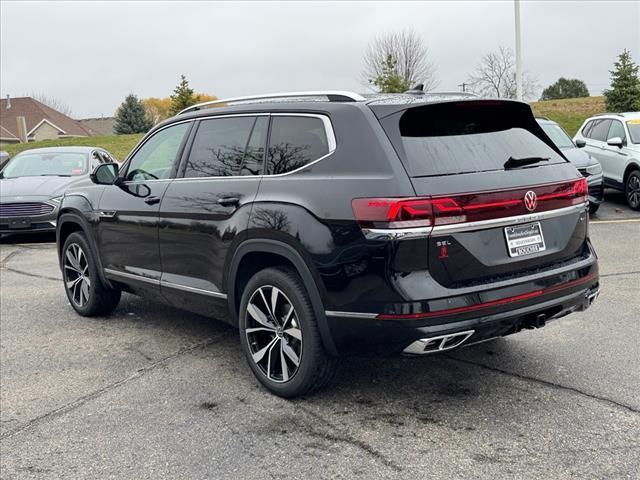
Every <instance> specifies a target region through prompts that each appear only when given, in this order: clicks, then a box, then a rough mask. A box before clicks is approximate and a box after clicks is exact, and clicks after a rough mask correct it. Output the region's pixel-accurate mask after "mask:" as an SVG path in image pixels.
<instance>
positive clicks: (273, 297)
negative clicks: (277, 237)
mask: <svg viewBox="0 0 640 480" xmlns="http://www.w3.org/2000/svg"><path fill="white" fill-rule="evenodd" d="M239 326H240V341H241V344H242V348H243V350H244V353H245V356H246V358H247V362H248V363H249V367H250V368H251V370H252V371H253V374H254V375H255V376H256V378H257V379H258V380H259V381H260V383H262V384H263V385H264V386H265V387H266V388H267V389H268V390H270V391H271V392H273V393H275V394H276V395H279V396H281V397H286V398H291V397H297V396H300V395H304V394H307V393H311V392H313V391H315V390H318V389H320V388H322V387H323V386H325V385H326V384H327V383H328V382H329V381H330V380H331V378H332V377H333V375H334V372H335V367H336V359H335V358H333V357H331V356H329V355H328V354H327V353H326V352H325V350H324V346H323V345H322V339H321V338H320V332H319V331H318V325H317V322H316V318H315V314H314V311H313V307H312V305H311V300H310V299H309V295H308V294H307V291H306V289H305V287H304V284H303V283H302V280H301V279H300V277H299V276H298V275H297V274H296V273H295V272H294V271H293V270H291V269H288V268H267V269H265V270H261V271H260V272H258V273H256V274H255V275H254V276H253V277H252V278H251V279H250V280H249V282H248V283H247V285H246V287H245V289H244V292H243V294H242V300H241V303H240V315H239Z"/></svg>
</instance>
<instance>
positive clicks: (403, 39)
mask: <svg viewBox="0 0 640 480" xmlns="http://www.w3.org/2000/svg"><path fill="white" fill-rule="evenodd" d="M389 60H391V62H390V61H389ZM390 64H391V65H392V66H393V69H394V72H393V73H394V74H395V75H397V76H398V77H399V80H401V83H402V84H403V85H405V86H406V85H408V86H409V88H410V87H412V86H414V85H416V84H419V83H422V84H423V85H424V90H425V91H428V90H433V89H434V88H435V87H436V86H437V85H438V79H437V77H436V69H435V67H434V66H433V63H431V62H430V61H429V49H428V48H427V46H426V45H425V42H424V39H423V38H422V37H421V36H420V35H418V34H417V33H416V32H414V31H413V30H401V31H397V32H389V33H385V34H383V35H380V36H377V37H375V38H374V39H373V41H372V42H370V43H369V46H368V47H367V50H366V52H365V54H364V68H363V72H362V77H363V78H362V80H363V83H364V84H366V85H369V86H371V85H375V84H376V82H377V81H378V80H379V79H380V78H383V77H385V76H387V75H388V74H389V72H388V68H389V65H390Z"/></svg>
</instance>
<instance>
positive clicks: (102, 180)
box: [89, 163, 119, 185]
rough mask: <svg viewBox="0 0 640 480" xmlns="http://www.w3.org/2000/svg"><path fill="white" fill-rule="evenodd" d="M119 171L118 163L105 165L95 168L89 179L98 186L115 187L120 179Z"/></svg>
mask: <svg viewBox="0 0 640 480" xmlns="http://www.w3.org/2000/svg"><path fill="white" fill-rule="evenodd" d="M118 171H119V166H118V164H117V163H103V164H102V165H98V166H97V167H96V168H95V170H94V171H93V172H92V173H91V175H89V178H91V181H92V182H93V183H95V184H97V185H113V184H114V183H115V182H116V180H117V179H118Z"/></svg>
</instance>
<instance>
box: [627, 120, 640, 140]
mask: <svg viewBox="0 0 640 480" xmlns="http://www.w3.org/2000/svg"><path fill="white" fill-rule="evenodd" d="M627 128H628V129H629V136H630V137H631V141H632V142H633V143H640V119H639V120H629V121H628V122H627Z"/></svg>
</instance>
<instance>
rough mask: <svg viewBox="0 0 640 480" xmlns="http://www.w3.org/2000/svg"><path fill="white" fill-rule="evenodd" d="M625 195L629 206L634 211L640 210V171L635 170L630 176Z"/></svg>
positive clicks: (626, 183)
mask: <svg viewBox="0 0 640 480" xmlns="http://www.w3.org/2000/svg"><path fill="white" fill-rule="evenodd" d="M624 193H625V195H626V197H627V203H628V204H629V206H630V207H631V208H633V209H634V210H640V170H634V171H633V172H631V173H630V174H629V176H628V177H627V181H626V182H625V189H624Z"/></svg>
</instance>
